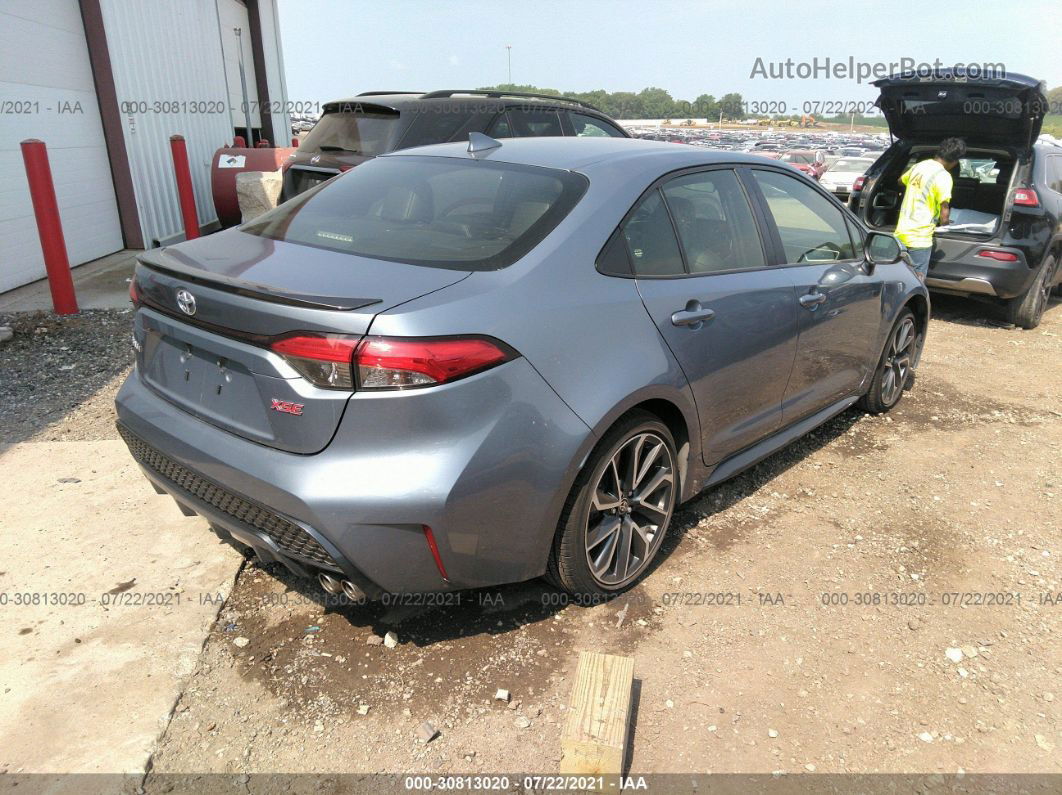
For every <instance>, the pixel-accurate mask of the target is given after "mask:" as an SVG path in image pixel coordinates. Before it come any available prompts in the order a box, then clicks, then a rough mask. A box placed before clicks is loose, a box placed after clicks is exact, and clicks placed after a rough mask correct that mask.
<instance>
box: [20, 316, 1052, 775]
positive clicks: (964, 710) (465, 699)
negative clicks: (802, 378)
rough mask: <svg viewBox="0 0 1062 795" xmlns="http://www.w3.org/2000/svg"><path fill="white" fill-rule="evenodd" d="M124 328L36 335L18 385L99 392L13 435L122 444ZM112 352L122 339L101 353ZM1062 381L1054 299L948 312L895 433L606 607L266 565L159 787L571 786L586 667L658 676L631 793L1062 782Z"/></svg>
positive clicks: (749, 495)
mask: <svg viewBox="0 0 1062 795" xmlns="http://www.w3.org/2000/svg"><path fill="white" fill-rule="evenodd" d="M95 315H100V316H99V317H97V316H95ZM127 322H128V315H127V314H125V315H122V314H115V315H106V314H105V313H94V316H92V317H86V318H85V319H84V320H80V319H71V320H67V321H61V322H58V324H57V325H56V326H55V327H54V328H53V327H49V328H50V329H51V330H49V332H48V334H47V335H44V334H40V335H37V334H34V333H33V326H34V322H33V321H29V322H24V321H19V323H20V328H21V331H22V337H21V342H20V341H18V340H16V345H18V344H21V345H24V346H26V348H24V349H20V348H18V347H16V348H15V349H14V350H15V351H21V352H19V353H17V354H16V355H13V353H12V349H11V348H8V349H6V350H4V349H0V362H3V366H4V372H5V375H6V373H7V372H8V370H7V364H6V363H7V361H9V359H10V360H11V361H14V362H16V363H18V365H19V366H20V367H21V368H23V371H27V372H29V371H32V370H33V369H34V367H35V364H34V362H35V361H36V359H35V358H34V354H32V353H31V352H30V351H29V350H27V349H28V348H29V347H30V346H43V349H44V350H46V351H48V355H49V356H50V357H52V358H53V360H55V359H58V358H59V357H60V356H67V357H69V361H70V362H71V363H74V364H75V365H76V367H77V368H80V367H81V366H82V365H84V366H85V371H86V372H87V373H89V372H90V373H91V376H90V385H85V386H82V387H79V388H77V389H71V388H69V387H67V386H66V380H65V379H54V378H51V377H50V380H49V383H53V381H57V382H58V383H57V386H58V385H59V384H61V385H62V386H63V387H64V389H65V391H63V392H62V397H61V398H56V399H54V400H53V399H50V398H49V399H48V401H47V404H46V405H47V406H48V407H49V410H50V413H49V414H48V417H47V419H46V420H43V419H42V421H40V422H36V423H31V422H30V421H29V420H25V421H23V422H21V423H17V422H15V421H14V420H12V419H11V415H10V414H9V415H8V417H7V418H6V419H5V423H6V424H5V425H4V426H3V427H4V429H5V431H4V433H5V436H7V437H10V436H11V435H23V436H25V435H29V434H31V433H34V432H36V433H37V434H38V436H43V437H44V438H86V437H83V436H78V435H77V434H101V435H104V434H105V435H113V430H112V427H113V426H112V425H111V423H110V420H109V412H110V407H109V402H110V399H111V393H112V391H113V388H114V384H115V381H116V379H117V378H120V373H121V372H122V370H123V368H124V367H126V366H127V363H128V358H129V357H128V355H127V353H120V351H127V345H126V339H127V334H126V332H125V329H124V328H123V324H124V323H127ZM90 327H91V328H90ZM101 328H102V329H103V330H104V331H105V333H107V334H113V335H114V337H115V340H116V341H107V342H106V343H101V342H100V341H98V340H97V341H95V342H92V341H91V337H92V335H93V334H94V333H95V334H98V333H99V331H100V329H101ZM91 329H95V331H92V330H91ZM53 334H54V336H53ZM117 340H120V342H118V341H117ZM101 345H102V347H101ZM82 346H83V347H84V348H86V349H88V348H89V346H93V347H94V348H95V349H97V350H101V351H103V350H106V351H110V352H111V353H110V355H109V356H107V355H104V354H102V353H100V354H98V355H96V356H92V355H91V354H90V355H89V356H81V355H80V354H81V347H82ZM63 347H66V348H69V349H70V350H68V351H63V350H62V348H63ZM75 348H77V349H78V353H77V354H74V353H73V351H74V349H75ZM97 360H106V362H107V366H108V367H109V368H110V369H109V370H108V371H107V372H99V371H96V369H95V368H94V369H93V370H90V368H89V362H90V361H97ZM1060 360H1062V305H1060V303H1059V302H1058V301H1057V300H1056V301H1054V302H1053V304H1052V307H1051V308H1050V309H1049V311H1048V314H1047V316H1046V317H1045V320H1044V323H1043V325H1041V327H1040V328H1038V329H1036V330H1034V331H1027V332H1023V331H1019V330H1015V329H1012V328H1005V327H1002V326H1001V325H1000V324H999V323H998V322H997V321H995V320H992V319H984V317H983V310H982V309H981V308H979V307H978V306H977V305H974V304H971V303H968V302H965V301H959V300H955V299H948V298H941V297H937V298H935V299H934V320H933V321H932V325H931V329H930V337H929V343H928V346H927V350H926V354H925V357H924V360H923V366H922V368H921V369H920V371H919V376H918V380H917V384H916V385H915V387H914V389H912V390H911V391H910V392H908V393H907V394H906V395H905V397H904V400H903V402H902V403H901V404H900V406H899V407H898V408H897V409H896V410H895V411H893V412H891V413H890V414H888V415H883V416H879V417H870V416H867V415H864V414H862V413H860V412H858V411H854V410H853V411H849V412H846V413H844V414H843V415H841V416H839V417H837V418H836V419H834V420H833V421H831V422H830V423H828V424H827V425H825V426H823V427H822V428H820V429H818V430H816V431H815V432H814V433H812V434H810V435H809V436H807V437H805V438H804V439H802V440H800V441H799V442H797V443H795V444H793V445H791V446H790V447H789V448H787V449H786V450H784V451H782V452H780V453H778V454H777V455H775V456H773V457H771V458H769V459H768V460H766V461H764V462H763V463H761V464H759V465H758V466H756V467H755V468H753V469H752V470H750V471H748V472H746V473H745V474H743V475H742V476H740V477H738V478H735V479H733V480H732V481H730V482H728V483H726V484H724V485H723V486H721V487H720V488H717V489H714V490H713V491H711V492H709V493H707V494H705V495H703V496H702V497H701V498H700V499H698V500H695V501H693V502H691V503H688V504H687V505H685V506H684V507H683V508H682V509H681V510H680V511H679V512H678V513H677V515H676V519H675V524H674V527H673V530H672V532H671V533H670V534H669V538H668V540H667V542H666V546H665V548H664V549H663V553H662V555H661V557H660V559H659V561H658V563H657V565H656V566H655V568H654V570H653V571H652V572H651V574H650V575H649V576H648V577H647V578H646V580H645V581H644V582H643V583H641V584H640V585H639V586H637V587H636V588H634V589H633V590H632V591H630V592H628V593H627V594H625V595H624V596H622V597H620V598H619V599H617V600H615V601H613V602H611V603H608V604H604V605H598V606H594V607H589V608H587V607H575V606H570V605H564V604H563V603H562V601H561V600H560V598H559V596H560V595H559V594H557V592H555V591H553V590H552V589H550V588H548V587H547V586H545V585H543V584H542V583H541V582H531V583H525V584H520V585H514V586H511V587H508V588H502V589H498V590H491V591H483V592H472V593H467V594H463V595H462V598H461V603H460V604H455V605H448V606H445V607H436V608H431V609H426V608H422V607H411V608H406V607H385V606H383V605H372V606H367V607H350V606H345V607H337V606H325V605H323V604H322V601H321V600H322V598H323V594H322V593H321V592H320V591H319V590H318V589H317V587H316V586H315V585H314V584H312V583H306V582H303V581H299V580H296V579H294V578H292V577H290V576H288V575H287V574H285V573H283V572H280V571H277V570H275V569H274V568H268V569H266V568H261V567H258V566H256V565H254V564H248V565H247V566H245V568H244V569H243V571H242V572H241V574H240V576H239V578H238V581H237V583H236V586H235V587H234V590H233V593H232V595H231V597H230V598H229V599H228V601H227V602H226V603H225V605H224V608H223V609H222V612H221V615H220V618H219V621H218V623H217V624H216V626H215V627H214V630H213V632H212V633H211V636H210V638H209V639H208V641H207V643H206V645H205V647H204V650H203V653H202V656H201V658H200V661H199V665H198V667H197V669H196V671H195V673H194V674H193V676H192V678H191V681H190V683H189V685H188V687H187V689H186V690H185V692H184V693H183V694H182V696H181V698H180V700H179V702H178V704H177V706H176V708H175V711H174V714H173V716H172V718H171V720H170V722H169V724H168V726H167V728H166V730H165V733H164V735H163V737H162V739H161V741H160V744H159V747H158V750H157V752H156V753H155V755H154V757H153V759H152V765H153V770H154V771H155V772H156V773H160V774H163V773H188V772H196V773H200V772H202V773H211V772H217V773H242V772H276V771H286V772H296V771H306V772H393V773H405V772H411V771H413V772H465V773H467V772H491V771H506V772H523V771H533V772H538V773H549V772H552V771H555V770H556V763H557V761H558V758H559V735H560V731H561V726H562V725H563V719H564V711H565V703H566V701H567V698H568V693H569V690H570V687H571V676H572V673H573V671H574V664H575V660H576V656H577V654H576V653H577V651H578V650H580V649H589V650H601V651H606V652H611V653H617V654H626V655H630V656H632V657H633V658H634V660H635V677H636V690H635V692H636V701H635V712H634V716H633V722H632V739H631V750H630V755H629V760H628V764H629V767H630V770H631V771H632V772H634V773H646V772H705V771H713V772H759V773H772V772H786V773H793V774H801V773H808V772H820V773H823V772H857V773H873V772H892V773H899V772H917V773H927V774H955V773H957V772H959V771H964V772H969V773H1000V772H1053V773H1059V772H1062V755H1060V754H1059V753H1058V749H1059V748H1062V723H1060V720H1059V718H1060V713H1059V700H1060V699H1062V692H1060V690H1062V685H1059V682H1060V681H1062V679H1060V677H1062V642H1060V639H1059V631H1060V629H1062V621H1060V619H1062V568H1060V566H1059V558H1060V556H1062V537H1060V528H1062V499H1060V497H1062V367H1060V366H1059V362H1060ZM38 364H39V362H38ZM19 380H21V379H19ZM77 380H80V379H77ZM77 380H76V381H75V383H77ZM93 388H94V389H95V392H93ZM0 389H3V390H4V395H5V396H7V397H9V399H10V396H11V395H16V396H18V397H19V398H20V400H21V401H22V403H21V404H20V405H23V406H27V405H29V403H30V402H31V401H32V399H33V397H34V395H33V394H32V393H30V394H26V393H25V392H18V391H17V390H12V388H11V385H4V386H3V387H0ZM37 392H39V393H40V394H42V395H43V394H46V392H47V390H46V389H45V387H44V385H42V384H38V389H37ZM79 399H81V400H86V403H85V404H84V405H81V406H79V407H75V406H76V404H77V402H78V400H79ZM93 407H95V408H93ZM104 407H106V411H104ZM71 408H73V410H71ZM64 411H67V412H69V413H68V414H67V415H66V418H65V419H63V418H61V417H59V415H60V414H62V412H64ZM14 414H15V416H18V414H19V412H15V413H14ZM104 415H108V418H107V421H106V422H104ZM90 438H97V437H90ZM143 488H144V489H149V486H148V485H147V484H146V483H145V484H143ZM158 499H159V506H160V508H159V509H160V510H168V511H176V510H177V509H176V507H175V506H173V504H172V502H170V501H169V500H167V499H166V498H161V497H160V498H158ZM203 543H204V544H211V543H216V539H214V538H213V536H211V535H209V534H208V532H207V531H206V529H205V527H204V528H203ZM157 585H158V584H155V583H147V582H145V583H138V584H137V588H143V589H144V590H145V591H151V590H152V589H155V588H156V587H157ZM717 594H720V595H722V596H716V595H717ZM864 594H866V595H867V596H866V597H864V596H862V595H864ZM875 594H876V595H877V596H875ZM997 594H999V595H1002V596H1001V597H996V596H995V595H997ZM986 595H992V596H991V597H989V596H986ZM188 597H189V598H193V597H194V595H188ZM841 599H844V600H845V603H843V604H842V603H840V601H839V600H841ZM864 599H865V600H866V601H865V602H863V600H864ZM831 600H833V601H831ZM144 620H150V615H148V614H145V616H144ZM389 631H393V632H395V633H396V634H397V636H398V645H397V646H396V647H395V648H389V647H387V646H385V645H382V644H381V643H380V638H381V637H382V636H383V635H384V634H385V633H387V632H389ZM497 688H505V689H508V690H510V691H511V692H512V704H503V703H501V702H497V701H495V700H494V699H493V696H494V693H495V690H496V689H497ZM424 721H428V722H430V723H431V724H432V725H433V726H434V728H435V729H437V730H438V731H439V735H438V737H436V738H435V739H434V740H433V741H431V742H430V743H427V744H425V743H424V742H422V741H419V740H418V739H417V735H416V733H417V729H418V727H419V726H420V725H421V724H422V723H423V722H424ZM147 784H148V789H149V791H151V790H153V789H163V790H164V789H166V786H167V785H166V783H165V781H164V780H163V779H160V780H158V781H156V782H154V787H153V786H152V781H151V779H150V778H149V781H148V782H147Z"/></svg>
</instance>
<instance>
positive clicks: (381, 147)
mask: <svg viewBox="0 0 1062 795" xmlns="http://www.w3.org/2000/svg"><path fill="white" fill-rule="evenodd" d="M472 132H480V133H485V134H487V135H489V136H490V137H492V138H518V137H535V136H543V135H557V136H565V135H572V136H585V137H594V136H596V137H612V138H629V137H630V135H629V133H628V132H627V131H626V130H624V129H623V127H621V126H620V125H619V124H617V123H616V122H615V121H613V120H612V119H611V118H609V117H608V116H606V115H605V114H604V113H602V112H601V111H599V110H598V109H597V108H595V107H594V106H593V105H590V104H588V103H586V102H583V101H582V100H578V99H572V98H570V97H563V96H554V95H552V94H528V93H519V92H516V93H513V92H507V91H492V90H489V89H477V90H474V91H449V90H448V91H432V92H429V93H423V92H420V91H367V92H365V93H363V94H359V95H358V96H356V97H352V98H350V99H340V100H336V101H334V102H328V103H325V105H324V107H323V108H322V113H321V118H320V119H319V120H318V122H317V124H316V125H314V127H313V129H312V130H310V132H309V133H308V134H307V135H306V137H305V138H304V139H303V140H302V141H301V142H300V143H299V148H298V149H297V150H295V152H294V153H293V154H292V155H291V156H290V157H289V158H288V160H287V162H286V163H285V164H284V166H283V170H284V183H283V188H282V190H281V200H287V199H290V198H292V197H293V196H297V195H298V194H300V193H302V192H303V191H304V190H308V189H309V188H312V187H313V186H314V185H317V184H319V183H321V182H323V181H324V180H326V179H331V178H332V177H334V176H335V175H336V174H339V173H340V172H343V171H346V170H348V169H350V168H353V167H354V166H356V165H359V164H360V163H364V162H365V161H366V160H368V159H369V158H372V157H376V156H378V155H383V154H387V153H388V152H394V151H396V150H398V149H409V148H411V147H414V146H425V145H427V144H441V143H446V142H447V141H467V140H468V135H469V133H472Z"/></svg>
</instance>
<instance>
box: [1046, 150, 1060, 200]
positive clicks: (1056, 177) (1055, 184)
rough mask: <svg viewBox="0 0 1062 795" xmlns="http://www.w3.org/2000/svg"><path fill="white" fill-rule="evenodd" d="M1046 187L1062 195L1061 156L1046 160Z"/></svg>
mask: <svg viewBox="0 0 1062 795" xmlns="http://www.w3.org/2000/svg"><path fill="white" fill-rule="evenodd" d="M1047 187H1049V188H1050V189H1051V190H1053V191H1054V192H1055V193H1062V155H1054V156H1053V157H1049V158H1047Z"/></svg>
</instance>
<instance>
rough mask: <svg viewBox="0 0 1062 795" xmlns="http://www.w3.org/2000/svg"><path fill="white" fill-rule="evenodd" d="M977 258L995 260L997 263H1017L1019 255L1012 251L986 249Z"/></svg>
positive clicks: (979, 252)
mask: <svg viewBox="0 0 1062 795" xmlns="http://www.w3.org/2000/svg"><path fill="white" fill-rule="evenodd" d="M977 256H979V257H985V258H987V259H994V260H996V261H997V262H1017V261H1018V255H1017V254H1015V253H1013V252H1011V251H999V250H997V249H994V248H986V249H982V250H981V251H978V252H977Z"/></svg>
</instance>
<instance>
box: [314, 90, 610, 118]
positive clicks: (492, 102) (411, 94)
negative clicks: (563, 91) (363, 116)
mask: <svg viewBox="0 0 1062 795" xmlns="http://www.w3.org/2000/svg"><path fill="white" fill-rule="evenodd" d="M432 94H438V95H440V96H432ZM443 95H445V96H443ZM426 103H430V104H432V105H438V106H440V107H459V106H462V105H476V106H479V107H488V106H489V107H497V108H509V107H513V106H519V105H541V106H542V107H554V108H561V107H563V108H567V109H569V110H570V109H578V110H579V111H580V112H582V111H587V112H589V113H593V114H595V115H601V116H603V115H605V114H603V113H602V112H601V111H600V110H598V109H597V108H595V107H593V106H592V105H589V104H587V103H582V102H579V101H577V100H574V99H569V98H567V97H562V96H557V97H552V96H549V97H547V96H533V95H529V94H519V93H513V94H503V93H501V92H494V93H480V92H478V91H467V92H465V91H453V92H451V91H438V92H420V91H394V92H386V91H367V92H365V93H362V94H359V95H358V96H356V97H346V98H343V99H333V100H329V101H328V102H325V103H323V105H322V108H327V107H328V106H331V105H378V106H381V107H384V108H388V109H390V110H397V111H400V112H401V111H402V110H405V109H407V108H413V107H417V106H423V105H424V104H426Z"/></svg>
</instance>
